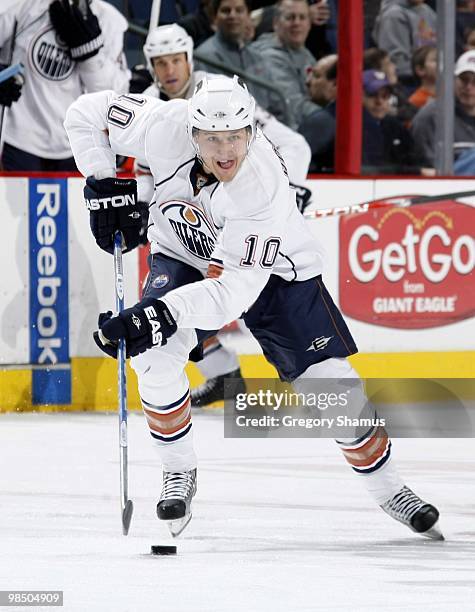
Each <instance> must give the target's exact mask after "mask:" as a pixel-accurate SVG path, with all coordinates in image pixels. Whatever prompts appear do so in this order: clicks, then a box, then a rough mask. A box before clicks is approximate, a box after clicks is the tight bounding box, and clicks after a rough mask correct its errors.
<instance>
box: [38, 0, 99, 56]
mask: <svg viewBox="0 0 475 612" xmlns="http://www.w3.org/2000/svg"><path fill="white" fill-rule="evenodd" d="M80 4H81V5H82V6H83V10H81V8H80V6H79V5H80ZM49 17H50V19H51V23H52V25H53V28H54V29H55V31H56V33H57V34H58V36H59V37H60V38H61V40H62V41H63V42H64V43H65V44H66V46H67V47H69V51H70V53H71V57H72V58H73V59H74V60H76V61H77V62H83V61H84V60H87V59H89V58H90V57H93V56H94V55H96V54H97V53H99V49H100V48H101V47H102V46H103V41H102V30H101V26H100V25H99V21H98V20H97V17H96V16H95V15H94V13H93V12H92V11H91V7H90V6H89V0H54V2H52V3H51V4H50V7H49Z"/></svg>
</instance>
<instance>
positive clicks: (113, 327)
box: [93, 298, 177, 358]
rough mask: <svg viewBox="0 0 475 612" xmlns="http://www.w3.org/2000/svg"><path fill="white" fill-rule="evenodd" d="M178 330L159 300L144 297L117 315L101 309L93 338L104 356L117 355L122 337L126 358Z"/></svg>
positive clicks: (163, 339) (159, 343)
mask: <svg viewBox="0 0 475 612" xmlns="http://www.w3.org/2000/svg"><path fill="white" fill-rule="evenodd" d="M176 330H177V324H176V322H175V319H174V318H173V316H172V314H171V312H170V311H169V310H168V308H167V306H166V305H165V303H164V302H162V301H161V300H157V299H155V298H144V299H143V300H141V301H140V302H138V303H137V304H135V306H132V308H126V309H125V310H123V311H122V312H120V313H119V314H118V315H116V316H113V315H112V312H111V311H110V310H109V311H108V312H102V313H101V314H100V315H99V329H98V330H97V331H95V332H94V334H93V335H94V341H95V343H96V344H97V346H98V347H99V348H100V349H101V351H104V353H106V354H107V355H110V356H111V357H114V358H116V357H117V349H118V346H119V340H120V339H121V338H123V339H124V340H125V346H126V355H127V357H135V356H136V355H139V354H140V353H144V352H145V351H146V350H147V349H150V348H153V347H155V346H163V345H164V344H166V343H167V339H168V338H170V336H172V335H173V334H174V333H175V332H176Z"/></svg>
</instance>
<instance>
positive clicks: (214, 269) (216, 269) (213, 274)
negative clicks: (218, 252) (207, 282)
mask: <svg viewBox="0 0 475 612" xmlns="http://www.w3.org/2000/svg"><path fill="white" fill-rule="evenodd" d="M223 270H224V268H223V267H222V266H218V265H216V264H212V263H210V264H209V266H208V270H207V271H206V278H219V277H220V276H221V274H222V273H223Z"/></svg>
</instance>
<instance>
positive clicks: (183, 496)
mask: <svg viewBox="0 0 475 612" xmlns="http://www.w3.org/2000/svg"><path fill="white" fill-rule="evenodd" d="M195 493H196V468H195V469H194V470H189V471H188V472H163V485H162V493H161V495H160V499H159V501H158V504H157V516H158V518H159V519H160V520H161V521H166V522H167V524H168V528H169V530H170V533H171V534H172V536H173V537H174V538H175V537H176V536H178V535H180V533H181V532H182V531H183V530H184V529H185V527H186V526H187V525H188V523H189V522H190V521H191V500H192V499H193V496H194V495H195Z"/></svg>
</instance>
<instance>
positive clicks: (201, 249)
mask: <svg viewBox="0 0 475 612" xmlns="http://www.w3.org/2000/svg"><path fill="white" fill-rule="evenodd" d="M160 211H161V213H162V214H163V216H164V217H165V218H166V219H167V220H168V222H169V224H170V227H171V228H172V230H173V232H174V233H175V235H176V237H177V238H178V240H179V241H180V242H181V244H182V245H183V246H184V247H185V249H186V250H187V251H188V252H189V253H191V254H192V255H194V256H195V257H198V259H202V260H209V258H210V256H211V253H212V252H213V249H214V245H215V242H216V238H217V235H216V231H215V230H214V227H213V224H212V222H211V221H210V220H209V219H208V218H207V216H206V215H205V214H204V212H203V211H202V210H201V209H200V208H199V207H198V206H196V205H195V204H191V203H190V202H184V201H180V200H172V201H168V202H164V203H163V204H161V205H160Z"/></svg>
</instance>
